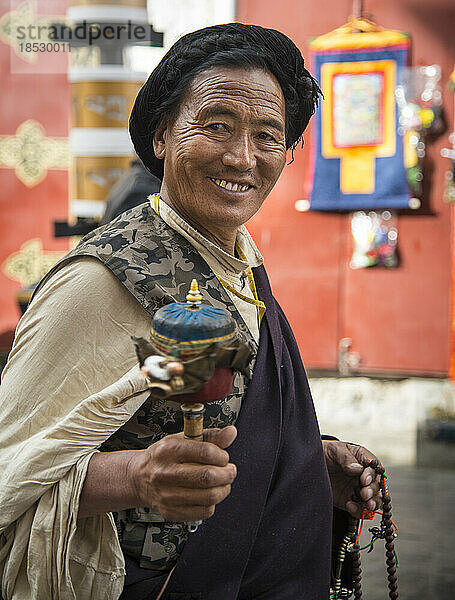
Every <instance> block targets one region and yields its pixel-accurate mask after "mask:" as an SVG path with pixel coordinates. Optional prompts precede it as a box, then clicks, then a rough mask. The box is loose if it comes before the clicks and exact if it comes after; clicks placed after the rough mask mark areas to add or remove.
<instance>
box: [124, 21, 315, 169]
mask: <svg viewBox="0 0 455 600" xmlns="http://www.w3.org/2000/svg"><path fill="white" fill-rule="evenodd" d="M221 66H223V67H241V68H245V69H252V68H260V69H264V70H266V71H269V72H270V73H272V75H274V77H275V78H276V79H277V81H278V83H279V84H280V86H281V89H282V91H283V96H284V101H285V111H286V148H292V149H294V148H295V146H296V145H297V143H298V142H299V140H301V137H302V133H303V131H304V130H305V128H306V126H307V125H308V121H309V120H310V117H311V115H312V114H313V113H314V111H315V107H316V106H317V104H318V99H319V95H320V94H321V90H320V89H319V86H318V84H317V82H316V80H315V79H314V78H313V77H312V76H311V75H310V73H309V72H308V71H307V70H306V69H305V67H304V60H303V57H302V55H301V53H300V50H299V49H298V48H297V46H296V45H295V44H294V43H293V42H292V41H291V40H290V39H289V38H288V37H287V36H286V35H284V34H283V33H280V32H279V31H276V30H275V29H265V28H264V27H260V26H259V25H244V24H242V23H227V24H225V25H214V26H212V27H205V28H204V29H199V30H198V31H194V32H192V33H188V34H186V35H184V36H183V37H181V38H180V39H179V40H177V42H176V43H175V44H174V45H173V46H172V48H171V49H170V50H169V51H168V52H167V53H166V54H165V55H164V57H163V58H162V59H161V61H160V63H159V64H158V66H157V67H156V68H155V69H154V71H153V72H152V73H151V75H150V77H149V78H148V79H147V81H146V82H145V84H144V85H143V87H142V88H141V90H140V91H139V94H138V95H137V98H136V101H135V103H134V106H133V110H132V112H131V117H130V134H131V139H132V140H133V144H134V148H135V150H136V152H137V154H138V155H139V157H140V158H141V160H142V162H143V163H144V165H145V166H146V167H147V169H148V170H149V171H150V172H151V173H153V175H156V176H157V177H159V178H160V179H162V177H163V160H161V159H158V158H157V157H156V156H155V153H154V151H153V136H154V134H155V131H156V129H157V127H158V125H159V124H160V123H161V122H162V121H169V120H170V119H172V118H173V117H175V116H176V114H177V112H178V110H179V107H180V104H181V101H182V99H183V97H184V95H185V92H186V91H187V89H188V87H189V85H190V83H191V81H192V80H193V79H194V77H195V76H196V75H198V74H199V73H201V72H202V71H205V70H207V69H210V68H213V67H221Z"/></svg>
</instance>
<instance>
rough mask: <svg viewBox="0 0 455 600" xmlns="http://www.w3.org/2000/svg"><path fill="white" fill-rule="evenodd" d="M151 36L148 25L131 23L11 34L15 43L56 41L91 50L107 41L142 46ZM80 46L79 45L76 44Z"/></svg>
mask: <svg viewBox="0 0 455 600" xmlns="http://www.w3.org/2000/svg"><path fill="white" fill-rule="evenodd" d="M151 33H153V27H152V26H151V25H147V26H146V25H138V24H137V23H133V22H132V21H127V22H126V23H102V24H100V23H88V22H87V21H82V23H78V24H77V25H71V24H68V23H52V24H50V23H45V24H42V23H29V24H28V25H18V26H17V27H16V28H15V30H14V31H13V34H14V38H15V40H16V42H17V43H18V44H19V45H20V43H21V42H30V43H33V42H41V41H46V42H47V41H51V42H52V41H55V42H67V43H69V44H70V45H71V42H78V43H81V42H82V43H84V44H88V45H89V46H91V45H92V44H95V43H100V42H102V41H107V40H115V41H121V42H124V43H127V42H130V43H131V42H144V41H147V40H149V39H150V34H151ZM78 45H79V44H78Z"/></svg>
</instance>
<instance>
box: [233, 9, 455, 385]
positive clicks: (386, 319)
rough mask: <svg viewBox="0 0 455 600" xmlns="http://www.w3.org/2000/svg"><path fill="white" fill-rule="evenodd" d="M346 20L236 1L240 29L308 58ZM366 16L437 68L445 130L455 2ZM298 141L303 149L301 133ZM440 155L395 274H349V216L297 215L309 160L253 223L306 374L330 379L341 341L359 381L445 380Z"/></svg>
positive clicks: (343, 12) (334, 13)
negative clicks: (259, 30)
mask: <svg viewBox="0 0 455 600" xmlns="http://www.w3.org/2000/svg"><path fill="white" fill-rule="evenodd" d="M351 10H352V2H350V1H348V0H324V2H320V3H316V4H315V3H314V2H312V1H311V2H310V1H309V0H300V1H299V2H296V1H295V0H282V1H281V2H276V1H275V0H238V2H237V20H238V21H241V22H244V23H256V24H259V25H264V26H267V27H274V28H276V29H279V30H281V31H283V32H284V33H286V34H287V35H289V36H290V37H291V38H292V39H293V40H294V41H295V42H296V44H297V45H298V46H299V47H300V48H301V50H302V52H303V54H304V56H308V50H307V42H308V40H309V39H310V38H313V37H317V36H318V35H321V34H323V33H326V32H328V31H330V30H332V29H334V28H335V27H338V26H340V25H342V24H343V23H344V22H346V21H347V18H348V16H349V14H350V12H351ZM364 14H365V15H366V16H370V17H371V18H373V20H374V21H376V22H377V23H379V24H380V25H382V26H383V27H386V28H390V29H399V30H402V31H406V32H409V33H410V34H411V38H412V43H413V49H412V64H413V65H426V64H435V63H436V64H439V65H440V66H441V67H442V80H441V82H442V85H443V86H444V91H443V97H444V110H445V114H446V117H447V120H448V123H449V125H450V126H452V115H453V102H454V97H453V96H454V95H453V93H451V92H449V91H448V90H447V89H446V87H445V86H446V82H447V80H448V78H449V75H450V72H451V70H452V68H453V61H454V60H455V35H454V33H453V24H454V22H455V5H454V3H453V0H432V2H431V3H430V2H428V1H427V0H400V1H399V2H397V1H396V0H370V1H366V2H364ZM305 138H306V140H307V143H310V141H309V140H310V135H309V133H308V132H307V133H306V135H305ZM447 145H448V133H446V134H445V135H443V136H441V137H440V138H439V139H438V140H437V141H436V142H435V143H433V144H431V145H429V146H428V147H427V156H428V160H429V163H430V164H431V166H432V170H433V173H432V177H431V190H430V193H429V195H428V198H427V206H424V207H423V208H422V209H421V210H420V211H415V212H413V213H412V214H411V213H410V211H409V214H406V213H402V214H401V215H400V216H399V218H398V236H399V237H398V243H399V251H400V257H401V265H400V267H399V268H398V269H395V270H393V269H391V270H387V269H358V270H355V271H354V270H352V269H350V267H349V259H350V255H351V250H352V247H351V235H350V221H349V216H348V215H337V214H317V213H311V212H309V213H298V212H297V211H296V210H295V208H294V204H295V201H296V200H298V199H302V198H304V185H303V182H304V176H305V170H306V163H307V158H308V157H307V154H306V151H305V150H299V151H297V152H296V155H295V162H294V163H293V164H292V165H289V166H287V167H286V169H285V171H284V173H283V175H282V177H281V179H280V181H279V183H278V184H277V186H276V188H275V190H274V192H273V193H272V195H271V196H270V197H269V199H268V200H267V202H266V204H265V205H264V206H263V208H262V209H261V211H260V212H259V213H258V214H257V215H256V216H255V217H254V219H253V220H252V221H251V222H250V224H249V228H250V230H251V233H252V234H253V236H254V237H255V239H256V241H257V243H258V245H259V247H260V249H261V251H262V253H263V254H264V257H265V261H266V266H267V269H268V273H269V277H270V279H271V282H272V286H273V289H274V292H275V294H276V296H277V298H278V300H279V301H280V303H281V304H282V305H283V307H284V309H285V312H286V314H287V315H288V318H289V320H290V322H291V325H292V326H293V329H294V332H295V334H296V337H297V340H298V342H299V345H300V348H301V351H302V355H303V358H304V361H305V363H306V365H307V366H309V367H314V368H329V369H330V368H334V367H335V366H336V361H337V348H338V341H339V340H340V339H341V338H343V337H350V338H352V340H353V347H352V349H353V350H354V351H356V352H358V353H359V354H360V357H361V363H360V370H361V371H362V370H363V371H365V372H372V371H388V372H396V373H412V372H415V373H422V374H435V375H443V374H446V373H447V371H448V367H449V351H450V347H449V345H450V343H449V342H450V324H449V312H450V311H449V308H450V266H451V258H450V256H451V254H450V227H451V225H450V221H451V208H450V206H449V205H447V204H446V203H445V202H444V201H443V192H444V174H445V171H446V170H447V169H448V168H449V161H448V160H447V159H443V158H441V157H440V155H439V152H440V150H441V148H442V147H444V146H447Z"/></svg>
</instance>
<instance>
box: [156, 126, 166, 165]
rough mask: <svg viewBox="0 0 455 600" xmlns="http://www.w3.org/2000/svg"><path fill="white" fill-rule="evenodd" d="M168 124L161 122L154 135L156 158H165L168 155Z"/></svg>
mask: <svg viewBox="0 0 455 600" xmlns="http://www.w3.org/2000/svg"><path fill="white" fill-rule="evenodd" d="M166 137H167V124H166V123H163V122H161V123H160V124H159V125H158V127H157V128H156V130H155V134H154V136H153V151H154V153H155V156H156V158H159V159H163V158H164V157H165V155H166Z"/></svg>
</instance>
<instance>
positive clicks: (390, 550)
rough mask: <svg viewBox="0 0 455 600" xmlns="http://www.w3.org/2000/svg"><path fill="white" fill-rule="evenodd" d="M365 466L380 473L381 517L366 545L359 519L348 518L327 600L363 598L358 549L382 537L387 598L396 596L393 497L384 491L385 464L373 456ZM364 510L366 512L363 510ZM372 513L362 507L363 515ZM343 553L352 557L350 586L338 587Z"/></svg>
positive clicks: (358, 599)
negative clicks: (363, 540)
mask: <svg viewBox="0 0 455 600" xmlns="http://www.w3.org/2000/svg"><path fill="white" fill-rule="evenodd" d="M363 466H364V467H365V468H368V467H370V468H372V469H374V471H375V473H376V475H379V477H380V489H381V493H382V518H381V523H380V527H372V528H371V529H369V531H370V532H371V534H372V539H371V541H370V543H369V544H368V545H367V546H365V548H360V547H359V545H358V543H357V541H358V538H359V536H360V531H359V525H360V521H359V519H354V518H353V517H351V518H350V520H349V527H348V533H347V535H346V536H345V538H344V539H343V543H342V545H341V547H340V551H339V554H338V564H337V569H336V573H337V575H336V578H335V585H334V589H331V591H330V592H331V593H330V600H341V599H342V598H349V597H350V596H351V595H352V594H353V595H354V600H362V567H361V560H360V550H364V549H366V548H369V549H370V551H371V550H372V548H373V544H374V543H375V541H376V540H378V539H384V541H385V551H386V552H385V554H386V565H387V579H388V588H389V598H390V600H398V578H397V560H396V553H395V547H394V539H395V537H396V526H395V524H394V523H393V521H392V501H391V498H390V496H389V494H388V492H387V486H386V476H385V470H384V467H383V466H381V465H380V464H379V463H378V462H377V461H375V460H372V461H368V462H364V463H363ZM354 500H356V501H360V498H359V497H356V498H354ZM365 513H366V514H365ZM373 516H374V514H372V515H370V514H369V513H368V511H364V516H363V517H362V522H363V519H364V518H365V517H366V518H373ZM346 553H349V554H350V555H351V561H352V563H351V564H352V590H348V589H346V588H341V571H342V568H343V563H344V560H345V557H346Z"/></svg>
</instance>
